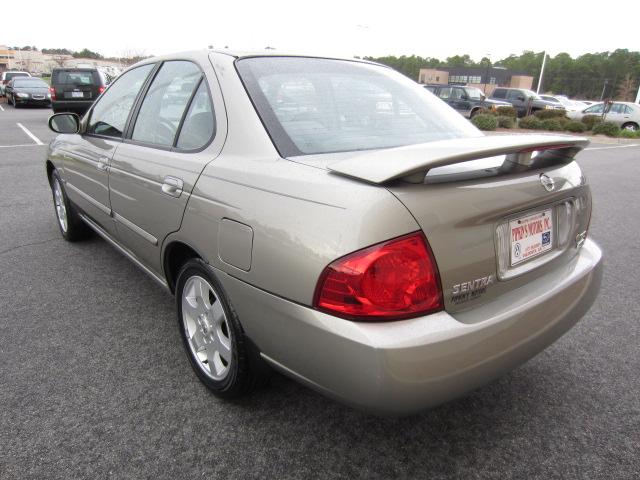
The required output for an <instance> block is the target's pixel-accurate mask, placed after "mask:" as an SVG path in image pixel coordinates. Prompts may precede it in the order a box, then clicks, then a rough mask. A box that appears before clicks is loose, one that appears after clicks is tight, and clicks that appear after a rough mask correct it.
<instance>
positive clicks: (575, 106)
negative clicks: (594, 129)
mask: <svg viewBox="0 0 640 480" xmlns="http://www.w3.org/2000/svg"><path fill="white" fill-rule="evenodd" d="M540 98H542V99H543V100H546V101H548V102H552V103H554V104H556V106H558V105H559V106H561V107H562V108H564V109H565V110H566V111H567V112H579V111H582V110H584V109H585V108H587V105H586V104H585V103H582V102H579V101H577V100H570V99H569V98H567V97H565V96H564V95H555V96H553V95H540Z"/></svg>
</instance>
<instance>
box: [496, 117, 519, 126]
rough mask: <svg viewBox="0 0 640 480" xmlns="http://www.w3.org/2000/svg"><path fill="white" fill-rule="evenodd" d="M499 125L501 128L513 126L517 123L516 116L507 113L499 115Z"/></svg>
mask: <svg viewBox="0 0 640 480" xmlns="http://www.w3.org/2000/svg"><path fill="white" fill-rule="evenodd" d="M497 119H498V126H499V127H500V128H513V126H514V125H515V118H513V117H510V116H507V115H498V117H497Z"/></svg>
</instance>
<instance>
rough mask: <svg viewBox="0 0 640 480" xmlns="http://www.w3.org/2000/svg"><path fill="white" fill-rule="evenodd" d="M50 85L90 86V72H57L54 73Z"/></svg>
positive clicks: (91, 72) (91, 77)
mask: <svg viewBox="0 0 640 480" xmlns="http://www.w3.org/2000/svg"><path fill="white" fill-rule="evenodd" d="M51 83H55V84H57V85H92V84H93V83H94V81H93V71H92V70H85V71H82V70H58V71H56V72H54V74H53V78H52V79H51Z"/></svg>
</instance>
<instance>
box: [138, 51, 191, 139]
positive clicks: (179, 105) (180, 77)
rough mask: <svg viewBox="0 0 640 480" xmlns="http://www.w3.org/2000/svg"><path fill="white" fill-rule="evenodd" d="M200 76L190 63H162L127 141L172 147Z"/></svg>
mask: <svg viewBox="0 0 640 480" xmlns="http://www.w3.org/2000/svg"><path fill="white" fill-rule="evenodd" d="M201 75H202V74H201V73H200V70H199V69H198V67H197V66H196V65H195V64H194V63H192V62H184V61H173V62H165V63H164V64H163V65H162V68H161V69H160V71H159V72H158V74H157V75H156V77H155V78H154V79H153V82H152V83H151V87H150V88H149V91H148V92H147V94H146V96H145V97H144V101H143V102H142V107H141V108H140V113H138V118H137V120H136V125H135V127H134V129H133V135H132V136H131V138H132V139H133V140H136V141H138V142H145V143H153V144H155V145H162V146H168V147H169V146H172V145H173V141H174V140H175V137H176V131H177V130H178V126H179V125H180V120H181V119H182V116H183V114H184V111H185V109H186V107H187V104H188V103H189V100H190V99H191V95H192V94H193V91H194V89H195V88H196V85H197V84H198V82H199V81H200V77H201Z"/></svg>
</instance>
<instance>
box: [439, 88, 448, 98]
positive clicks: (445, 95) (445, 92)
mask: <svg viewBox="0 0 640 480" xmlns="http://www.w3.org/2000/svg"><path fill="white" fill-rule="evenodd" d="M438 96H439V97H440V98H442V99H443V100H446V99H448V98H449V97H451V87H445V88H441V89H440V92H438Z"/></svg>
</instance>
